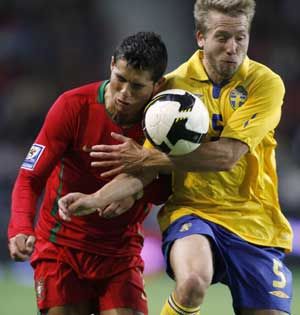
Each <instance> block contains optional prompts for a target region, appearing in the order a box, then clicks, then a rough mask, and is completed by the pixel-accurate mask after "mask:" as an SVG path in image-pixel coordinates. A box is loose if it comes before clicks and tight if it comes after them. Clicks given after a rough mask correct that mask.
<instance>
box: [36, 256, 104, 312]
mask: <svg viewBox="0 0 300 315" xmlns="http://www.w3.org/2000/svg"><path fill="white" fill-rule="evenodd" d="M34 279H35V290H36V299H37V305H38V308H39V310H40V312H41V314H44V313H45V311H46V314H50V315H55V314H58V315H59V314H63V315H65V314H66V315H69V314H70V315H73V314H74V315H77V314H80V315H81V314H82V315H83V314H89V312H88V313H87V312H86V309H87V308H89V305H91V306H92V305H93V306H95V305H96V300H97V297H98V294H97V291H96V290H95V288H94V286H93V283H91V281H89V280H85V279H80V278H79V276H78V275H77V273H76V272H75V271H74V270H73V269H72V267H71V266H69V265H68V264H66V263H62V262H60V261H55V260H40V261H38V262H35V265H34ZM89 310H90V309H89ZM79 311H80V313H78V312H79Z"/></svg>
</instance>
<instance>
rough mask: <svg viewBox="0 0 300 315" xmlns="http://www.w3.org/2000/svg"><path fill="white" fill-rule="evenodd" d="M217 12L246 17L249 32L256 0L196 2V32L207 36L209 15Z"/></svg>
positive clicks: (197, 0) (199, 0)
mask: <svg viewBox="0 0 300 315" xmlns="http://www.w3.org/2000/svg"><path fill="white" fill-rule="evenodd" d="M210 11H217V12H220V13H223V14H226V15H229V16H239V15H245V16H246V17H247V19H248V22H249V30H250V26H251V23H252V19H253V17H254V14H255V0H196V2H195V5H194V20H195V28H196V31H200V32H201V33H203V34H205V33H206V32H207V31H208V13H209V12H210Z"/></svg>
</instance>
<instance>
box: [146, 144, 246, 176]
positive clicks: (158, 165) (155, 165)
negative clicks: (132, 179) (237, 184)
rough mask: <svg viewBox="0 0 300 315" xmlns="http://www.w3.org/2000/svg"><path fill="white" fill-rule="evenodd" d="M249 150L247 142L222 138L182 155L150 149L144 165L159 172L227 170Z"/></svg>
mask: <svg viewBox="0 0 300 315" xmlns="http://www.w3.org/2000/svg"><path fill="white" fill-rule="evenodd" d="M247 151H248V147H247V145H246V144H244V143H242V142H240V141H237V140H233V139H221V140H219V141H214V142H206V143H202V144H201V145H200V147H199V148H198V149H196V150H195V151H194V152H192V153H190V154H186V155H182V156H169V155H166V154H164V153H162V152H160V151H158V150H150V151H149V153H148V155H147V157H146V158H145V159H144V166H145V167H146V168H149V169H155V170H156V171H157V172H170V171H173V170H180V171H195V172H197V171H226V170H229V169H231V168H232V167H233V166H234V165H235V163H236V162H237V161H238V160H239V159H240V157H241V156H242V155H243V154H245V153H246V152H247Z"/></svg>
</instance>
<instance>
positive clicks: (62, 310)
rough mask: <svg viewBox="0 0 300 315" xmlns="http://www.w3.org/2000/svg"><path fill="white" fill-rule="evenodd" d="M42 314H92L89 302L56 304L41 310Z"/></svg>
mask: <svg viewBox="0 0 300 315" xmlns="http://www.w3.org/2000/svg"><path fill="white" fill-rule="evenodd" d="M40 314H41V315H90V314H91V308H90V304H89V303H88V302H84V303H78V304H74V305H62V306H54V307H51V308H49V309H48V310H44V311H42V312H40Z"/></svg>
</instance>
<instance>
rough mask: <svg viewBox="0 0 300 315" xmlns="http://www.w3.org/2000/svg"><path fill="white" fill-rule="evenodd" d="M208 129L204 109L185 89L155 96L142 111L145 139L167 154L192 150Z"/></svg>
mask: <svg viewBox="0 0 300 315" xmlns="http://www.w3.org/2000/svg"><path fill="white" fill-rule="evenodd" d="M208 127H209V115H208V111H207V109H206V106H205V105H204V104H203V102H202V101H201V99H200V98H199V97H197V96H196V95H194V94H192V93H190V92H188V91H185V90H180V89H171V90H166V91H163V92H161V93H159V94H157V95H156V96H155V97H154V98H153V99H152V100H151V101H150V103H149V104H148V105H147V106H146V108H145V111H144V117H143V130H144V133H145V136H146V138H147V139H148V140H149V141H150V142H151V143H152V144H153V145H154V146H155V147H156V148H157V149H159V150H161V151H163V152H165V153H167V154H169V155H183V154H187V153H190V152H192V151H194V150H195V149H196V148H198V147H199V146H200V143H201V140H202V137H203V135H205V134H206V133H207V131H208Z"/></svg>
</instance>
